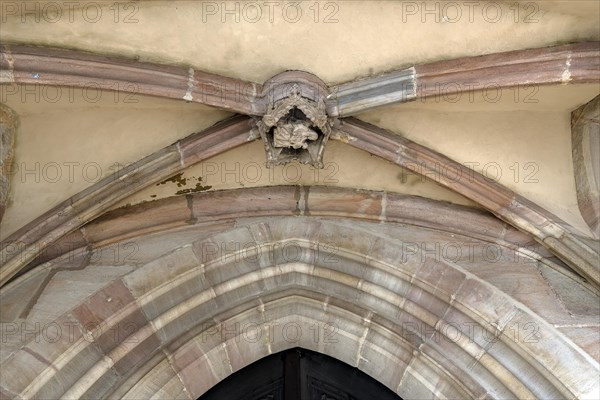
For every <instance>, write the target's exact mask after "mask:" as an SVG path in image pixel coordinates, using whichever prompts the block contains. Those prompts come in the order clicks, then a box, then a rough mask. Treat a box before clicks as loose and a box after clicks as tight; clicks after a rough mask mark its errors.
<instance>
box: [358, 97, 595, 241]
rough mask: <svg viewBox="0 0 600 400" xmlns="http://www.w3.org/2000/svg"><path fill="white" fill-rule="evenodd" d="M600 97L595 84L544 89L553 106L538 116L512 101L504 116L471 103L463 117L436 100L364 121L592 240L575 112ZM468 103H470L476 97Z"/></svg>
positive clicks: (368, 115) (387, 110)
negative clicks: (576, 166)
mask: <svg viewBox="0 0 600 400" xmlns="http://www.w3.org/2000/svg"><path fill="white" fill-rule="evenodd" d="M597 90H598V89H597V86H594V85H590V86H583V87H579V90H577V91H575V90H573V89H571V91H566V90H562V89H557V88H552V89H550V90H547V89H543V90H541V91H540V93H542V94H543V95H542V94H540V97H539V98H540V102H541V103H543V104H546V105H547V107H540V108H539V109H538V110H537V111H536V110H535V109H536V108H537V107H534V106H535V104H534V105H523V107H522V109H519V108H520V106H519V105H517V106H516V107H515V104H513V103H512V101H507V102H506V103H505V105H504V106H502V105H501V106H500V107H498V109H497V110H496V109H495V108H492V107H491V106H490V105H489V104H486V103H485V102H482V103H480V104H475V105H474V108H473V109H471V108H469V107H466V106H465V104H463V105H462V110H461V106H460V105H458V104H449V103H448V102H443V101H441V102H439V103H435V101H433V102H432V101H429V102H427V103H421V102H414V103H410V104H405V105H397V106H393V107H389V108H383V109H380V110H375V111H371V112H366V113H363V114H360V115H359V118H360V119H362V120H364V121H366V122H369V123H372V124H374V125H377V126H379V127H381V128H384V129H387V130H390V131H392V132H395V133H398V134H401V135H403V136H405V137H407V138H409V139H411V140H414V141H415V142H417V143H419V144H422V145H424V146H427V147H429V148H431V149H434V150H436V151H438V152H441V153H443V154H445V155H447V156H448V157H450V158H452V159H454V160H456V161H458V162H460V163H462V164H464V165H466V166H469V167H470V168H473V169H474V170H476V171H477V172H480V173H483V174H484V175H485V176H487V177H488V178H489V179H490V180H493V181H496V182H499V183H500V184H502V185H504V186H506V187H508V188H509V189H511V190H513V191H515V192H517V193H519V194H521V195H523V196H525V197H526V198H528V199H529V200H531V201H533V202H535V203H537V204H539V205H540V206H542V207H544V208H546V209H547V210H549V211H551V212H553V213H554V214H556V215H557V216H559V217H560V218H562V219H563V220H565V221H566V222H568V223H569V224H571V225H573V226H574V227H576V228H577V229H579V230H580V231H581V232H584V233H586V234H589V232H590V231H589V227H588V226H587V224H586V223H585V222H584V221H583V218H582V217H581V213H580V211H579V208H578V205H577V195H576V188H575V180H574V171H573V160H572V153H571V114H570V111H571V110H572V109H574V108H576V107H577V105H579V104H585V103H586V102H587V101H589V99H591V98H593V97H594V96H595V95H597V93H598V91H597ZM566 93H569V94H568V95H566ZM477 96H478V94H476V97H477ZM557 96H563V99H564V101H562V102H561V101H560V100H558V98H557ZM461 101H462V102H463V103H467V104H468V101H469V100H468V96H465V98H464V99H463V100H461Z"/></svg>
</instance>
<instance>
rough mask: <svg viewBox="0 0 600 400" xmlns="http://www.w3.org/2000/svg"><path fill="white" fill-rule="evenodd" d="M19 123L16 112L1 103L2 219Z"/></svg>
mask: <svg viewBox="0 0 600 400" xmlns="http://www.w3.org/2000/svg"><path fill="white" fill-rule="evenodd" d="M17 125H18V118H17V115H16V114H15V112H14V111H12V110H11V109H10V108H9V107H7V106H5V105H4V104H0V221H2V217H3V216H4V210H6V207H7V206H8V201H9V195H10V179H11V176H10V175H12V168H13V166H12V165H11V164H12V162H13V158H14V145H15V132H16V129H17Z"/></svg>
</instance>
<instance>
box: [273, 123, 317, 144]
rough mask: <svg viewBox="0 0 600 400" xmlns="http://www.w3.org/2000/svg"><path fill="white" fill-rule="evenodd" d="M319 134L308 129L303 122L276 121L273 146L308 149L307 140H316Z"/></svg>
mask: <svg viewBox="0 0 600 400" xmlns="http://www.w3.org/2000/svg"><path fill="white" fill-rule="evenodd" d="M318 138H319V134H318V133H317V132H315V131H314V130H312V129H310V128H309V127H308V126H307V124H305V123H287V124H286V123H278V124H277V127H275V134H274V142H273V145H274V146H275V147H291V148H294V149H308V143H307V140H311V141H314V140H317V139H318Z"/></svg>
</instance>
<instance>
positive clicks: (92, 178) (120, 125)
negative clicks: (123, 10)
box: [0, 86, 230, 238]
mask: <svg viewBox="0 0 600 400" xmlns="http://www.w3.org/2000/svg"><path fill="white" fill-rule="evenodd" d="M46 89H48V90H47V91H46ZM56 89H58V90H59V91H60V90H62V92H59V93H61V94H60V96H59V97H58V100H57V101H54V100H51V99H54V98H55V94H54V93H56V91H55V90H56ZM92 92H94V94H92ZM24 93H29V94H27V95H26V96H25V97H22V95H24ZM119 95H120V98H116V97H115V96H119ZM35 96H37V98H36V97H35ZM86 96H87V97H86ZM92 96H94V97H92ZM96 96H97V98H98V100H94V101H91V100H90V99H92V98H95V97H96ZM125 99H127V100H125ZM4 100H6V101H5V104H6V105H8V106H9V107H11V108H12V109H14V110H15V111H16V112H17V113H18V114H19V118H20V122H19V127H18V130H17V135H16V141H15V158H14V163H13V166H12V168H11V171H10V174H11V192H10V193H11V194H10V197H9V205H8V207H7V210H6V213H5V215H4V218H3V220H2V225H1V229H0V231H1V235H2V238H5V237H7V236H8V235H10V234H11V233H12V232H14V231H15V230H16V229H18V228H19V227H21V226H23V225H25V224H26V223H27V222H29V221H31V220H33V219H34V218H35V217H37V216H39V215H41V214H42V213H43V212H45V211H47V210H49V209H50V208H51V207H53V206H55V205H56V204H58V203H60V202H61V201H63V200H65V199H67V198H69V197H71V196H73V195H74V194H76V193H78V192H80V191H81V190H83V189H85V188H86V187H88V186H91V185H93V184H94V183H96V182H98V181H99V180H100V179H102V178H104V177H106V176H108V175H110V174H112V173H114V172H116V171H117V170H120V169H122V168H124V167H125V166H127V165H128V164H129V163H132V162H135V161H137V160H139V159H141V158H143V157H145V156H147V155H149V154H152V153H153V152H155V151H157V150H160V149H161V148H163V147H165V146H168V145H170V144H172V143H174V142H175V141H177V140H178V139H180V138H183V137H185V136H188V135H189V134H191V133H193V132H197V131H200V130H203V129H205V128H207V127H209V126H211V125H213V124H214V123H215V122H218V121H220V120H222V119H224V118H226V117H227V116H228V115H230V114H228V113H226V112H224V111H221V110H217V109H213V108H209V107H205V106H202V105H199V104H187V103H185V102H183V101H181V102H178V101H172V100H164V99H157V98H152V97H147V96H141V95H138V94H134V95H131V97H127V95H126V94H124V93H117V92H109V91H90V92H89V93H87V94H85V89H84V90H82V89H68V88H60V87H59V88H52V87H40V86H27V87H24V86H21V87H20V88H19V91H17V93H16V94H11V95H6V96H5V99H4Z"/></svg>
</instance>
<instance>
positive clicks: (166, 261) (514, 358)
mask: <svg viewBox="0 0 600 400" xmlns="http://www.w3.org/2000/svg"><path fill="white" fill-rule="evenodd" d="M157 205H158V203H157ZM122 218H126V217H122ZM452 219H454V218H452ZM459 223H460V221H455V224H456V225H458V224H459ZM373 226H374V228H373V230H366V229H365V228H359V227H357V226H353V225H350V224H343V225H340V224H337V223H335V222H332V221H328V220H326V219H323V218H318V219H317V218H313V217H289V218H277V219H272V220H264V222H252V221H250V222H248V223H245V224H241V225H238V226H236V227H233V228H232V229H228V230H225V231H224V232H222V233H218V234H214V235H212V236H210V237H203V238H200V239H198V240H194V241H193V242H191V243H188V244H183V245H179V246H177V247H176V249H175V250H173V251H171V252H168V253H167V254H165V255H163V256H162V257H158V258H154V259H153V260H152V261H149V262H145V263H143V264H142V265H138V266H137V267H136V268H134V269H132V270H131V272H129V273H128V274H126V275H125V276H123V277H121V278H119V279H117V280H113V281H110V282H107V283H106V285H105V286H104V287H103V288H101V289H100V290H98V291H97V292H95V293H94V294H92V295H91V296H89V297H85V298H81V299H78V300H77V301H76V304H74V305H73V306H72V308H71V309H70V310H68V311H67V312H65V313H64V314H63V315H62V316H60V317H59V318H57V319H56V320H55V322H54V323H55V326H58V327H61V328H62V332H70V334H69V335H62V336H60V338H58V339H56V340H54V341H52V342H51V343H50V342H49V341H47V340H46V341H39V340H35V338H28V340H27V341H26V343H23V344H22V345H20V346H18V347H17V348H16V350H15V351H14V352H13V353H12V354H11V355H9V356H8V357H6V358H4V360H3V361H2V370H3V378H4V379H3V381H2V387H1V389H0V391H1V392H2V394H3V395H4V396H6V397H7V398H17V399H19V398H22V399H25V398H40V397H42V398H59V397H61V396H63V397H65V398H81V397H92V398H112V397H117V396H119V397H120V396H125V398H135V397H136V396H137V397H140V396H143V397H149V395H157V396H160V395H163V396H166V395H167V394H169V396H167V397H174V396H173V393H175V394H179V395H181V396H183V397H182V398H190V399H194V398H196V397H197V396H199V395H201V394H202V393H203V392H205V391H206V390H208V389H209V388H210V387H212V386H213V385H214V384H216V383H217V382H219V381H220V380H222V379H223V378H225V377H226V376H228V375H229V374H231V373H233V372H235V371H236V370H239V369H241V368H243V367H244V366H246V365H249V364H250V363H252V362H253V361H256V360H258V359H260V358H262V357H264V356H266V355H268V354H271V353H275V352H278V351H281V350H284V349H287V348H292V347H296V346H302V347H306V348H309V349H311V350H315V351H319V352H322V353H325V354H328V355H330V356H333V357H335V358H337V359H339V360H341V361H344V362H346V363H349V364H350V365H354V366H356V367H358V368H359V369H361V370H362V371H364V372H366V373H367V374H370V375H371V376H374V377H375V378H376V379H378V380H379V381H380V382H382V383H383V384H385V385H387V386H388V387H389V388H391V389H392V390H394V391H396V392H397V393H399V394H400V395H401V396H403V397H405V398H412V397H422V396H425V397H446V398H483V397H491V398H502V399H504V398H563V397H566V398H590V399H592V398H594V399H595V398H597V397H598V393H599V390H600V387H599V386H598V382H597V380H596V379H595V377H596V376H597V374H598V372H599V369H600V367H599V365H598V362H597V361H594V360H593V359H592V358H591V357H590V356H589V355H587V354H585V353H584V352H583V351H582V350H581V349H579V348H578V347H577V346H576V345H574V344H573V343H572V342H571V341H570V340H569V339H567V338H566V337H565V336H563V335H562V334H561V333H560V332H559V331H558V330H557V329H556V328H554V327H553V326H552V325H550V324H549V323H548V322H547V321H545V320H544V319H542V318H540V317H539V316H537V315H536V314H535V313H533V312H532V311H531V310H530V309H529V308H528V307H527V306H525V305H524V304H522V303H520V302H518V301H516V300H515V299H513V298H511V297H510V296H507V295H506V294H504V293H502V292H501V291H500V290H498V289H497V288H495V287H493V286H491V285H490V284H489V283H486V282H485V281H483V280H481V279H480V278H477V277H476V276H474V275H473V274H472V273H470V272H468V271H467V270H465V269H464V268H462V267H461V265H460V264H461V263H463V262H466V261H465V260H462V261H460V262H459V263H454V262H448V261H444V260H431V259H429V260H426V261H425V262H423V261H422V260H421V259H420V258H419V259H408V260H405V261H402V260H403V259H402V249H401V248H400V247H398V246H397V243H396V241H395V240H394V239H389V238H388V235H386V234H385V232H381V235H378V234H376V233H375V232H377V230H378V229H382V228H384V227H385V224H373ZM178 232H180V231H179V230H177V229H173V230H171V231H170V233H168V234H166V236H165V237H164V239H166V240H167V241H168V237H169V236H170V235H175V236H176V235H178ZM151 236H152V235H149V234H145V235H143V236H141V237H138V238H137V239H136V240H139V241H140V243H141V242H143V241H144V240H146V238H150V237H151ZM331 238H336V240H337V242H336V244H337V247H336V252H335V253H332V252H327V251H320V250H322V249H323V244H324V243H327V241H328V240H330V239H331ZM231 242H236V243H250V244H251V246H246V247H245V248H244V249H243V250H235V248H234V249H233V251H232V249H231V248H229V249H226V248H224V247H223V246H224V245H226V244H227V243H231ZM290 242H292V243H293V244H294V250H295V252H294V253H293V256H290V255H289V254H288V253H286V252H285V251H284V249H285V248H286V244H289V243H290ZM224 249H225V250H224ZM290 257H293V259H290ZM90 267H91V266H90ZM90 267H88V268H90ZM35 273H36V271H32V273H30V274H27V275H25V276H23V277H21V278H19V280H17V281H15V282H13V283H11V284H10V285H8V286H6V287H4V288H2V290H1V292H0V295H1V296H6V295H8V294H10V293H11V292H13V291H15V290H19V286H20V285H22V284H26V283H27V280H28V279H29V277H30V276H33V275H35ZM481 298H485V299H486V302H485V303H484V304H482V303H481V301H480V299H481ZM531 301H533V302H535V299H534V298H531ZM6 322H7V321H5V323H6ZM30 322H33V321H30ZM324 323H327V324H329V325H328V326H334V327H336V328H337V330H336V332H335V337H334V338H333V339H336V340H331V341H330V340H325V337H326V336H324V335H321V336H320V337H319V338H318V339H317V340H315V339H314V336H313V333H314V331H315V329H325V328H324V327H323V326H324V325H323V324H324ZM236 324H238V325H237V326H238V328H235V327H236ZM286 324H287V325H290V324H296V325H295V326H297V329H300V330H301V332H302V335H301V336H300V337H298V338H297V339H295V340H290V338H289V337H285V336H284V335H283V334H282V332H280V331H277V332H274V331H273V329H274V328H276V327H277V326H286ZM515 324H516V325H517V326H521V327H522V326H524V325H525V324H530V325H534V326H536V327H537V330H536V336H535V337H534V340H525V339H524V338H523V337H516V336H514V333H513V332H512V329H514V326H515ZM249 326H254V327H256V326H258V327H259V328H260V330H261V331H262V335H265V336H264V337H263V338H264V339H265V340H261V341H258V342H257V341H254V340H248V336H245V335H248V331H247V330H245V327H249ZM69 327H70V328H69ZM124 327H128V328H127V329H126V330H125V331H123V328H124ZM409 328H411V329H409ZM226 329H229V332H230V333H229V334H227V333H225V334H222V333H223V332H226ZM295 329H296V328H295ZM115 332H121V333H118V334H115ZM231 332H233V333H231ZM557 355H560V356H558V357H557ZM557 359H560V360H562V361H561V362H560V363H558V362H556V361H553V360H557ZM523 371H527V373H523ZM199 377H202V379H199ZM143 393H145V395H142V394H143Z"/></svg>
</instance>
